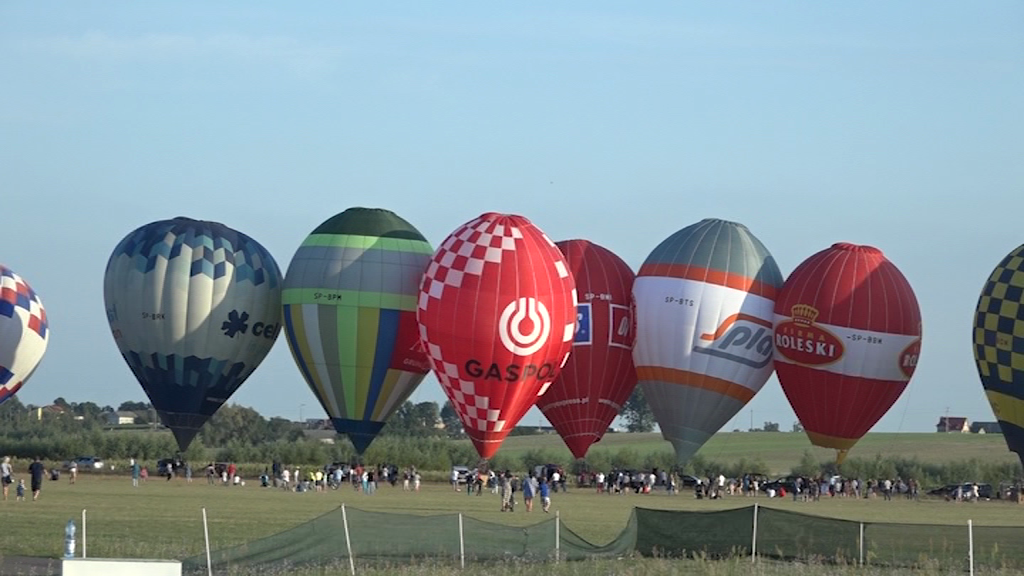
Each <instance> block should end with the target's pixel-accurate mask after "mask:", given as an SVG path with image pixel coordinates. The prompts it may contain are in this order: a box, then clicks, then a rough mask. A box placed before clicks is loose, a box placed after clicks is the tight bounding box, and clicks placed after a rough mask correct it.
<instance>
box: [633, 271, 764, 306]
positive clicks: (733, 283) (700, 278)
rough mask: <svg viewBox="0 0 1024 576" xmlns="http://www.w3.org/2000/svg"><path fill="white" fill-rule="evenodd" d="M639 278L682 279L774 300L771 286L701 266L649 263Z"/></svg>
mask: <svg viewBox="0 0 1024 576" xmlns="http://www.w3.org/2000/svg"><path fill="white" fill-rule="evenodd" d="M640 276H667V277H669V278H682V279H684V280H695V281H697V282H707V283H709V284H717V285H719V286H725V287H727V288H734V289H736V290H742V291H744V292H750V293H751V294H756V295H758V296H762V297H764V298H768V299H769V300H774V299H775V293H776V291H777V288H776V287H775V286H772V285H771V284H766V283H764V282H760V281H758V280H755V279H753V278H748V277H746V276H743V275H740V274H733V273H732V272H726V271H724V270H714V269H711V268H704V267H702V266H691V265H689V264H668V263H663V262H662V263H657V262H656V263H651V264H644V265H643V266H641V267H640V273H639V274H637V277H640Z"/></svg>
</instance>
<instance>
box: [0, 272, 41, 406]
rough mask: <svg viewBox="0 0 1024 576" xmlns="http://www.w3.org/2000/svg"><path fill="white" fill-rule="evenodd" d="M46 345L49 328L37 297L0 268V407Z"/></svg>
mask: <svg viewBox="0 0 1024 576" xmlns="http://www.w3.org/2000/svg"><path fill="white" fill-rule="evenodd" d="M49 341H50V324H49V322H48V321H47V319H46V309H45V308H43V303H42V302H41V301H40V300H39V296H38V295H36V293H35V291H34V290H32V288H31V287H30V286H29V285H28V283H27V282H25V280H24V279H23V278H22V277H21V276H18V275H17V274H15V273H14V272H13V271H12V270H10V269H9V268H7V267H5V266H3V265H0V404H3V403H4V401H6V400H8V399H9V398H10V397H12V396H14V395H15V394H16V393H17V392H18V390H20V389H21V387H22V385H24V384H25V381H26V380H28V378H29V376H31V375H32V373H33V372H34V371H35V369H36V367H37V366H38V365H39V361H40V360H42V358H43V354H44V353H46V345H47V343H48V342H49Z"/></svg>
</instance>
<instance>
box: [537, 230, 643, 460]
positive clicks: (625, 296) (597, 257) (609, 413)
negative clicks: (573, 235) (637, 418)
mask: <svg viewBox="0 0 1024 576" xmlns="http://www.w3.org/2000/svg"><path fill="white" fill-rule="evenodd" d="M556 246H558V248H559V249H560V250H561V251H562V254H563V255H565V260H566V262H567V263H568V264H569V270H570V271H571V272H572V275H573V278H575V279H576V293H577V298H578V300H579V302H578V303H577V305H576V334H575V336H574V337H573V345H572V353H571V354H570V355H569V361H568V362H567V363H566V365H565V367H564V368H563V369H562V372H561V374H560V375H559V376H558V379H557V380H555V381H554V382H553V383H552V384H551V387H550V388H549V389H548V391H547V393H545V394H544V396H542V397H541V398H540V399H538V400H537V407H539V408H540V409H541V410H542V411H543V412H544V416H546V417H547V419H548V420H549V421H550V422H551V424H552V425H553V426H554V427H555V430H557V431H558V434H559V435H560V436H561V437H562V440H563V441H565V444H566V446H568V447H569V450H570V451H571V452H572V454H573V456H575V457H576V458H583V457H584V456H585V455H586V454H587V450H588V449H589V448H590V445H591V444H593V443H594V442H597V441H598V440H600V439H601V436H603V435H604V433H605V431H606V430H607V429H608V426H609V425H610V424H611V423H612V421H613V420H615V418H616V417H617V416H618V415H619V413H620V412H622V406H623V404H624V403H625V402H626V400H627V399H628V398H629V395H630V394H631V393H632V392H633V389H634V388H636V382H637V375H636V367H635V366H634V365H633V344H634V342H635V340H636V334H635V330H634V326H633V325H634V322H633V302H632V300H633V297H632V290H633V279H634V277H635V274H634V273H633V270H631V269H630V267H629V265H628V264H626V263H625V262H623V261H622V258H619V257H618V256H616V255H615V254H614V253H612V252H611V251H610V250H608V249H606V248H603V247H601V246H598V245H597V244H594V243H593V242H589V241H587V240H565V241H562V242H558V243H556Z"/></svg>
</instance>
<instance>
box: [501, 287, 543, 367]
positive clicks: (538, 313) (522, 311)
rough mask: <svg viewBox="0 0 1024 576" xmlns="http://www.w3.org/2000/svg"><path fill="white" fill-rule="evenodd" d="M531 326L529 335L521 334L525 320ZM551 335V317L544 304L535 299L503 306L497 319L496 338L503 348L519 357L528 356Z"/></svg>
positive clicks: (524, 299)
mask: <svg viewBox="0 0 1024 576" xmlns="http://www.w3.org/2000/svg"><path fill="white" fill-rule="evenodd" d="M527 318H528V319H529V320H530V323H531V324H532V325H533V326H532V329H531V330H530V333H529V334H523V330H522V325H523V321H524V320H526V319H527ZM550 333H551V317H550V316H548V309H547V308H545V307H544V303H543V302H541V301H539V300H537V299H536V298H519V299H518V300H513V301H511V302H509V303H508V306H505V309H504V310H502V312H501V318H499V319H498V337H500V338H501V343H502V344H504V345H505V348H507V349H508V351H509V352H511V353H513V354H518V355H519V356H529V355H530V354H533V353H534V352H536V351H537V350H540V347H541V346H543V345H544V343H545V342H547V340H548V335H549V334H550Z"/></svg>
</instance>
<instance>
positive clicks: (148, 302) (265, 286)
mask: <svg viewBox="0 0 1024 576" xmlns="http://www.w3.org/2000/svg"><path fill="white" fill-rule="evenodd" d="M103 296H104V300H105V301H106V308H107V320H108V321H109V322H110V329H111V331H112V332H113V334H114V340H115V341H116V342H117V347H118V349H119V350H120V351H121V355H122V356H123V357H124V359H125V361H126V362H127V363H128V366H129V367H130V368H131V370H132V372H133V373H134V374H135V377H136V378H137V379H138V381H139V383H140V384H142V388H143V390H145V391H146V394H147V395H148V396H149V399H150V402H152V404H153V408H155V409H156V412H157V414H158V415H159V416H160V420H161V421H162V422H163V423H164V425H165V426H167V427H168V428H170V429H171V431H172V432H173V433H174V438H175V439H176V440H177V442H178V448H179V449H181V450H182V451H185V450H186V449H187V448H188V445H189V444H190V443H191V442H192V439H193V438H195V436H196V434H197V433H198V432H199V429H200V428H201V427H202V425H203V424H204V423H205V422H206V420H207V419H209V418H210V416H212V415H213V413H214V412H216V411H217V409H218V408H220V407H221V405H222V404H224V402H226V401H227V399H228V398H229V397H230V396H231V394H233V393H234V392H235V390H237V389H238V387H239V386H241V385H242V382H244V381H245V379H246V378H248V377H249V375H250V374H252V372H253V370H255V369H256V367H257V366H258V365H259V363H260V361H262V360H263V358H264V357H265V356H266V355H267V352H269V351H270V348H271V347H272V346H273V345H274V339H275V338H277V333H278V331H279V330H280V319H281V272H280V270H279V269H278V267H277V264H276V263H275V262H274V259H273V258H272V257H271V256H270V254H269V253H268V252H267V251H266V250H265V249H264V248H263V247H262V246H260V245H259V244H258V243H257V242H256V241H255V240H253V239H252V238H250V237H248V236H246V235H245V234H242V233H241V232H238V231H235V230H232V229H231V228H228V227H227V226H225V225H223V224H220V223H217V222H203V221H198V220H192V219H190V218H174V219H173V220H161V221H157V222H152V223H150V224H146V225H145V226H142V227H141V228H138V229H137V230H135V231H133V232H131V233H130V234H128V236H126V237H125V238H124V240H122V241H121V242H120V244H118V245H117V247H116V248H115V249H114V253H113V254H112V255H111V256H110V260H109V261H108V262H107V270H106V276H105V278H104V280H103Z"/></svg>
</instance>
